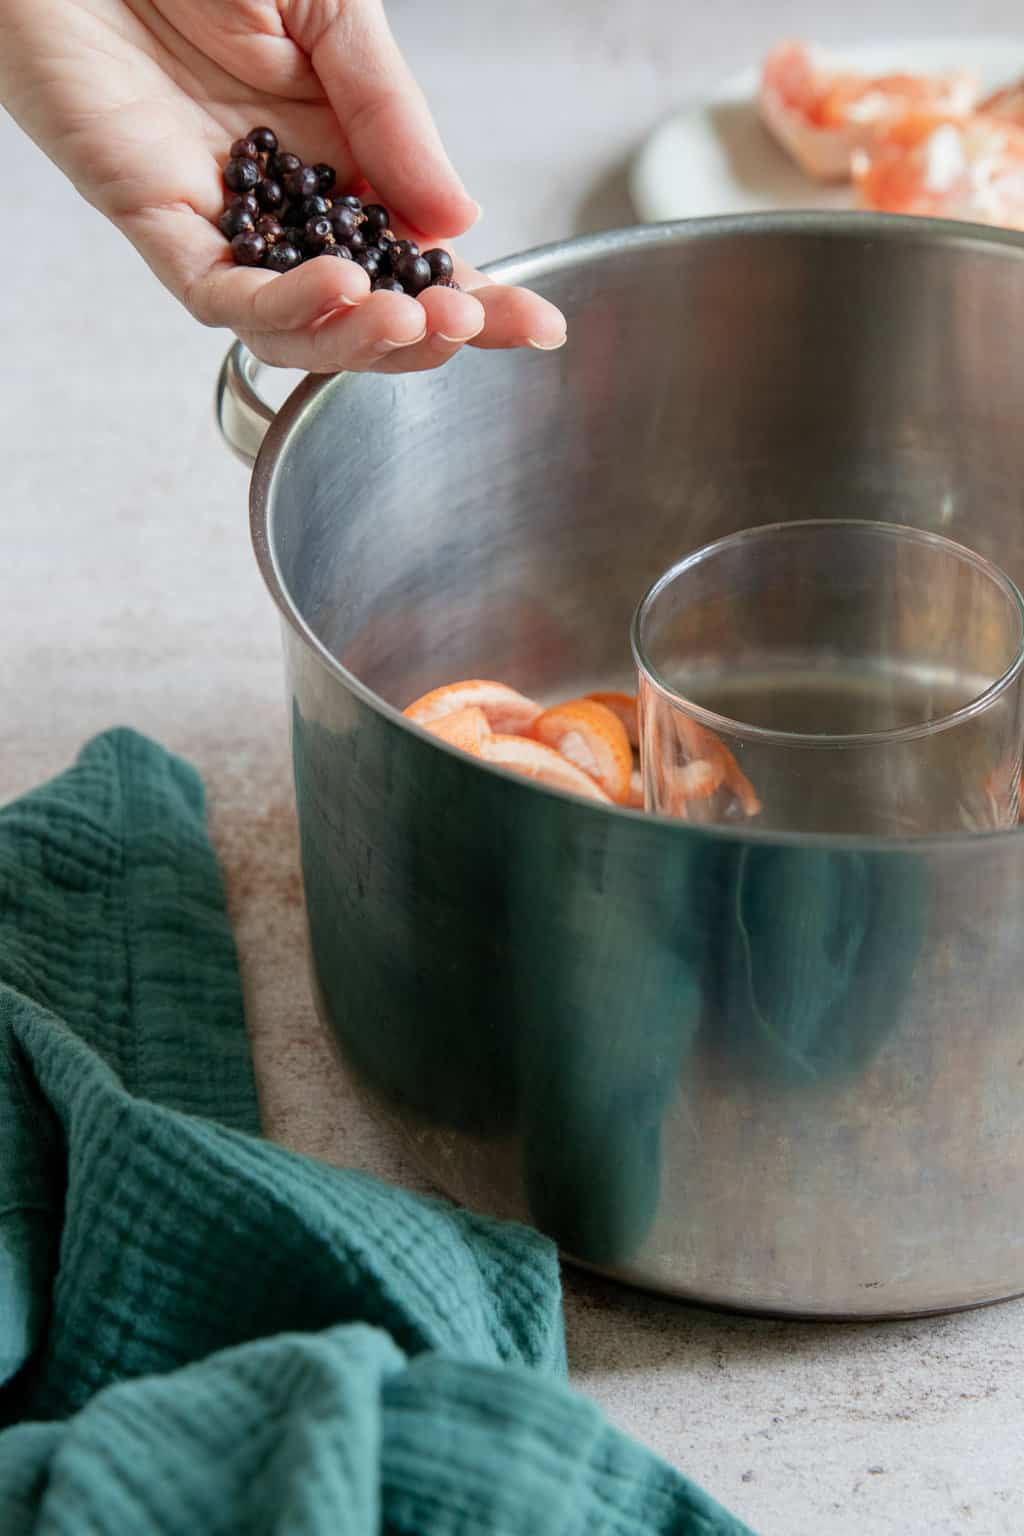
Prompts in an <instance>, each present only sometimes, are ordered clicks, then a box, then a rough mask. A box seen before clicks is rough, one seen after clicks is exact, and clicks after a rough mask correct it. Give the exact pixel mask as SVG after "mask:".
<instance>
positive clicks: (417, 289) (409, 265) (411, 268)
mask: <svg viewBox="0 0 1024 1536" xmlns="http://www.w3.org/2000/svg"><path fill="white" fill-rule="evenodd" d="M395 276H396V277H397V278H398V281H399V282H400V283H401V285H402V287H403V288H404V289H405V291H406V293H413V294H415V293H422V292H423V289H424V288H429V287H430V268H429V266H428V265H427V263H426V262H425V261H424V260H423V257H422V256H412V255H410V254H409V253H408V252H407V253H406V255H404V256H400V257H399V259H398V261H397V262H396V263H395Z"/></svg>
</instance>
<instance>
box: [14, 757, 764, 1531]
mask: <svg viewBox="0 0 1024 1536" xmlns="http://www.w3.org/2000/svg"><path fill="white" fill-rule="evenodd" d="M257 1130H258V1117H257V1105H256V1096H255V1091H254V1086H253V1078H252V1071H251V1065H250V1060H249V1054H248V1049H247V1044H246V1038H245V1030H244V1022H243V1018H242V1007H241V992H240V987H239V980H238V975H237V969H236V962H235V954H234V948H233V944H232V940H231V935H230V932H229V929H228V925H227V920H226V916H225V911H224V899H223V890H222V887H221V880H220V875H219V872H218V869H217V865H216V861H215V859H214V857H213V854H212V852H211V849H210V846H209V843H208V841H207V838H206V832H205V825H204V809H203V794H202V788H201V786H200V783H199V781H198V779H197V777H196V776H195V774H194V773H193V772H192V770H191V769H190V768H188V767H187V766H186V765H185V764H183V763H181V762H180V761H178V760H176V759H174V758H172V757H170V756H168V755H167V754H166V753H164V752H163V751H161V750H160V749H159V748H158V747H156V746H154V745H153V744H152V743H150V742H147V741H145V740H143V739H142V738H141V737H139V736H135V735H133V734H131V733H130V732H114V733H111V734H109V735H107V736H103V737H100V738H98V739H97V740H96V741H94V742H92V743H91V744H90V745H89V746H88V747H87V748H86V749H85V751H84V752H83V753H82V755H81V757H80V758H79V760H78V762H77V764H76V765H75V766H74V767H73V768H72V769H71V770H70V771H69V772H68V773H66V774H64V775H63V776H62V777H61V778H59V779H57V780H56V781H55V782H53V783H52V784H49V785H47V786H45V787H44V788H42V789H40V790H38V791H36V792H35V793H33V794H31V795H28V796H26V797H25V798H24V799H23V800H21V801H19V802H17V803H16V804H14V805H11V806H9V807H8V808H6V809H5V810H3V811H2V812H0V1532H2V1533H3V1536H30V1533H31V1536H41V1533H46V1536H64V1533H69V1536H70V1533H74V1536H77V1533H85V1532H88V1533H89V1536H105V1533H111V1536H113V1533H116V1536H127V1533H132V1536H135V1533H140V1536H141V1533H143V1532H145V1533H147V1536H172V1533H173V1536H177V1533H179V1532H180V1533H182V1536H186V1533H187V1536H198V1533H203V1536H220V1533H224V1536H227V1533H234V1532H238V1533H244V1536H263V1533H267V1536H269V1533H281V1536H285V1533H287V1536H307V1533H308V1536H314V1533H316V1536H320V1533H323V1536H327V1533H331V1536H368V1533H371V1532H376V1531H384V1532H417V1533H438V1536H456V1533H457V1536H490V1533H499V1532H509V1533H522V1536H544V1533H547V1532H559V1533H562V1532H564V1533H577V1532H578V1533H579V1536H584V1533H587V1536H590V1533H605V1532H607V1533H616V1536H617V1533H623V1536H625V1533H632V1532H638V1533H639V1532H665V1533H668V1532H672V1533H677V1536H686V1533H691V1532H692V1533H699V1536H742V1533H743V1532H744V1531H745V1527H743V1526H742V1525H741V1524H740V1523H739V1522H738V1521H737V1520H735V1519H734V1518H732V1517H731V1516H730V1515H728V1514H726V1513H725V1512H724V1511H723V1510H722V1509H720V1508H719V1507H718V1506H717V1505H716V1504H714V1503H713V1502H712V1501H711V1500H710V1499H709V1498H707V1496H706V1495H705V1494H703V1493H702V1492H701V1491H700V1490H699V1489H698V1488H696V1487H695V1486H694V1485H693V1484H692V1483H690V1482H688V1481H687V1480H686V1479H685V1478H683V1477H682V1476H680V1475H679V1474H678V1473H676V1472H674V1471H673V1470H672V1469H671V1468H669V1467H667V1466H665V1465H664V1464H663V1463H661V1462H659V1461H658V1460H657V1459H656V1458H655V1457H653V1456H652V1455H650V1454H649V1453H648V1452H647V1451H645V1450H644V1449H643V1448H642V1447H640V1446H639V1445H637V1444H635V1443H634V1442H632V1441H630V1440H628V1439H626V1438H625V1437H623V1436H622V1435H620V1434H618V1433H616V1432H615V1431H614V1430H612V1429H611V1428H610V1427H609V1426H608V1425H607V1424H606V1423H605V1422H604V1421H603V1419H602V1417H601V1415H600V1414H599V1413H598V1412H597V1410H596V1409H595V1408H594V1407H593V1406H591V1405H590V1404H588V1403H587V1402H586V1401H584V1400H583V1399H581V1398H579V1397H577V1396H576V1395H575V1394H573V1393H572V1392H570V1391H569V1390H568V1388H567V1387H566V1386H564V1385H563V1384H562V1382H560V1381H559V1380H558V1378H559V1377H560V1376H561V1375H563V1373H564V1368H565V1357H564V1343H563V1335H562V1320H561V1308H560V1296H559V1284H558V1269H557V1262H556V1258H555V1254H554V1252H553V1250H552V1248H551V1246H550V1245H549V1244H548V1243H547V1242H546V1241H545V1240H544V1239H542V1238H541V1237H539V1236H538V1235H537V1234H535V1233H533V1232H530V1231H527V1230H525V1229H522V1228H519V1227H514V1226H508V1225H501V1224H499V1223H495V1222H490V1221H485V1220H482V1219H480V1218H478V1217H474V1216H472V1215H470V1214H468V1213H466V1212H463V1211H458V1210H455V1209H452V1208H451V1207H449V1206H447V1205H445V1204H443V1203H440V1202H435V1201H429V1200H423V1199H418V1198H416V1197H414V1196H412V1195H408V1194H405V1193H402V1192H401V1191H398V1190H394V1189H389V1188H387V1187H386V1186H384V1185H382V1184H380V1183H378V1182H377V1181H376V1180H373V1179H370V1178H366V1177H363V1176H360V1175H357V1174H353V1173H345V1172H341V1171H339V1170H336V1169H333V1168H328V1167H325V1166H323V1165H320V1164H317V1163H313V1162H309V1161H306V1160H304V1159H302V1158H299V1157H295V1156H293V1155H291V1154H290V1153H288V1152H286V1151H284V1150H283V1149H281V1148H279V1147H275V1146H271V1145H269V1144H267V1143H266V1142H263V1141H261V1140H259V1139H258V1136H257V1134H256V1132H257Z"/></svg>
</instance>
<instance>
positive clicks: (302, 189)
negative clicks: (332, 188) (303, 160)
mask: <svg viewBox="0 0 1024 1536" xmlns="http://www.w3.org/2000/svg"><path fill="white" fill-rule="evenodd" d="M319 185H320V179H319V177H318V176H317V174H316V171H314V169H313V167H312V166H311V165H303V166H301V167H300V168H299V170H297V171H290V172H289V173H288V175H287V176H286V177H285V179H284V189H285V191H286V192H287V193H288V196H289V197H290V198H291V199H292V200H293V202H297V203H298V202H301V201H302V199H303V198H304V197H312V196H313V195H314V194H315V192H316V190H317V188H318V187H319Z"/></svg>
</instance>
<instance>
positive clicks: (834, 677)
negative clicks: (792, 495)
mask: <svg viewBox="0 0 1024 1536" xmlns="http://www.w3.org/2000/svg"><path fill="white" fill-rule="evenodd" d="M632 638H633V652H634V656H635V658H636V664H637V669H638V672H639V704H640V736H641V761H642V768H643V779H644V799H645V804H646V806H647V809H648V810H652V811H658V812H661V813H663V814H669V815H675V816H684V817H686V818H688V819H689V820H691V821H697V822H713V823H738V824H749V825H751V826H756V827H763V828H765V829H769V830H774V831H792V832H827V833H833V834H843V833H863V834H869V835H882V836H895V837H904V836H916V835H921V834H927V833H942V832H953V831H958V830H962V829H972V830H985V829H988V828H995V827H1005V826H1011V825H1013V824H1015V823H1016V822H1017V820H1018V815H1019V805H1018V801H1019V794H1020V778H1021V752H1022V741H1024V722H1022V687H1021V679H1022V675H1024V601H1022V598H1021V594H1020V592H1019V591H1018V590H1017V588H1016V586H1015V585H1014V583H1013V582H1012V581H1011V580H1010V579H1009V577H1008V576H1006V575H1004V573H1003V572H1002V571H1000V570H998V569H997V568H996V567H995V566H994V565H991V564H990V563H989V562H988V561H987V560H984V559H982V558H981V556H979V555H976V554H974V553H972V551H970V550H968V549H964V548H962V547H961V546H960V545H959V544H954V543H952V542H951V541H950V540H949V539H945V538H942V537H941V536H939V535H938V534H934V533H926V532H924V531H922V530H920V529H916V528H907V527H903V526H896V525H893V524H889V523H874V522H857V521H850V520H839V519H836V520H827V521H826V520H823V521H814V522H798V523H775V524H771V525H769V526H767V527H761V528H752V529H749V530H748V531H746V532H744V533H739V534H734V535H732V536H731V537H730V538H725V539H720V540H719V541H718V542H717V543H714V544H709V545H708V546H707V547H706V548H704V549H701V550H698V551H697V552H696V553H694V554H692V555H689V556H687V558H686V559H685V560H682V561H681V562H680V563H679V564H678V565H676V566H674V567H673V568H672V570H670V571H668V572H666V574H665V575H664V576H662V577H661V578H660V580H658V581H657V582H655V584H654V586H653V587H652V588H651V589H650V591H649V592H648V593H647V595H646V596H645V597H644V598H643V600H642V602H641V603H640V606H639V607H638V609H637V611H636V614H635V616H634V619H633V635H632Z"/></svg>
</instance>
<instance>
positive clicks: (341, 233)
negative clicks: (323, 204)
mask: <svg viewBox="0 0 1024 1536" xmlns="http://www.w3.org/2000/svg"><path fill="white" fill-rule="evenodd" d="M328 217H329V218H330V221H331V228H332V229H333V230H334V238H335V240H351V238H352V236H353V235H354V234H355V232H356V216H355V214H354V213H353V212H352V209H351V208H336V207H335V208H332V209H331V211H330V214H329V215H328Z"/></svg>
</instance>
